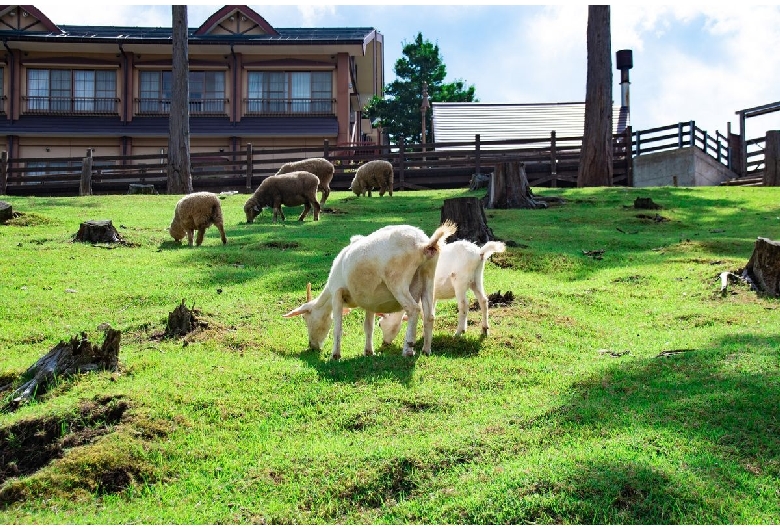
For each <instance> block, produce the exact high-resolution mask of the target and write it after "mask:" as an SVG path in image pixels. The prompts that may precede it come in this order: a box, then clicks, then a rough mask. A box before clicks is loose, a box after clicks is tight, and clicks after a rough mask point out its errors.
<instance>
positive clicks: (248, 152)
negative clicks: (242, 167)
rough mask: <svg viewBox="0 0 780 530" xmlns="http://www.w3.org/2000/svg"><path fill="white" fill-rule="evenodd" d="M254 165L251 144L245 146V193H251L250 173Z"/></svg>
mask: <svg viewBox="0 0 780 530" xmlns="http://www.w3.org/2000/svg"><path fill="white" fill-rule="evenodd" d="M254 167H255V163H254V161H253V160H252V144H246V191H248V192H251V191H252V171H253V170H254Z"/></svg>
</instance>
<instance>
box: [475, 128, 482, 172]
mask: <svg viewBox="0 0 780 530" xmlns="http://www.w3.org/2000/svg"><path fill="white" fill-rule="evenodd" d="M479 139H480V136H479V135H478V134H477V135H475V136H474V148H475V152H474V173H476V174H477V175H479V174H480V173H482V168H481V167H480V166H481V164H480V163H479V162H480V160H479Z"/></svg>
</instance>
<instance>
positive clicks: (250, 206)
mask: <svg viewBox="0 0 780 530" xmlns="http://www.w3.org/2000/svg"><path fill="white" fill-rule="evenodd" d="M319 184H320V179H319V178H317V175H314V174H313V173H309V172H308V171H293V172H292V173H285V174H283V175H271V176H270V177H266V178H265V180H263V182H261V183H260V185H259V186H258V187H257V189H256V190H255V192H254V193H253V194H252V196H251V197H249V199H247V201H246V203H244V213H245V214H246V222H247V223H251V222H252V221H254V219H255V217H256V216H257V214H258V213H260V211H261V210H262V209H263V208H264V207H266V206H271V207H273V209H274V223H275V222H276V217H277V214H278V215H280V216H281V217H282V221H284V212H283V211H282V205H285V206H300V205H301V204H303V205H304V208H303V213H302V214H301V216H300V217H298V220H299V221H303V218H304V217H306V214H308V213H309V210H311V208H312V206H313V207H314V220H315V221H318V220H319V219H320V203H319V202H317V186H319Z"/></svg>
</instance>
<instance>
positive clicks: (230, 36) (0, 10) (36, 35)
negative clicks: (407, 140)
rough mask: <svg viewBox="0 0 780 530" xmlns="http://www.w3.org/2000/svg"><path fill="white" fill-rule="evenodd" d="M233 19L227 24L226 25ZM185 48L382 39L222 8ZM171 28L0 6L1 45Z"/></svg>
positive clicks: (124, 36)
mask: <svg viewBox="0 0 780 530" xmlns="http://www.w3.org/2000/svg"><path fill="white" fill-rule="evenodd" d="M231 17H232V19H233V20H232V21H231ZM187 35H188V40H189V42H190V44H236V45H239V44H241V45H244V44H246V45H277V46H278V45H311V46H322V45H326V44H327V45H339V46H346V45H357V46H361V47H362V49H363V51H364V52H365V48H366V45H367V43H368V42H370V41H371V40H374V39H379V40H380V41H381V34H379V33H378V32H377V31H376V29H375V28H369V27H351V28H274V27H272V26H271V25H270V24H269V23H268V22H267V21H266V20H265V19H264V18H263V17H262V16H260V15H259V14H258V13H257V12H255V11H254V10H252V9H251V8H249V7H248V6H243V5H227V6H224V7H223V8H221V9H220V10H219V11H217V12H216V13H214V14H213V15H211V16H210V17H209V18H208V19H207V20H206V21H205V22H204V23H203V24H201V25H200V27H198V28H188V29H187ZM172 36H173V29H172V28H171V27H167V28H166V27H138V26H81V25H72V24H70V25H65V24H63V25H60V26H57V25H55V24H54V23H53V22H52V21H51V20H49V19H48V17H46V15H44V14H43V13H41V12H40V11H39V10H38V9H36V8H35V7H34V6H31V5H24V6H15V5H6V6H0V39H2V40H3V41H6V42H14V41H16V42H52V41H56V42H61V43H69V42H72V43H86V42H89V43H94V44H136V43H138V44H170V43H171V38H172Z"/></svg>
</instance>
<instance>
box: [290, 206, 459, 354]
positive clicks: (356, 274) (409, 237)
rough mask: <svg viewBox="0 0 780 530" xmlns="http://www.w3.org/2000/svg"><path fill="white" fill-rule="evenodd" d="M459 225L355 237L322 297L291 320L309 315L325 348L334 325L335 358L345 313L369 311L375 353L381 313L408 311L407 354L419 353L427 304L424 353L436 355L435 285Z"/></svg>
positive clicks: (317, 344) (315, 344) (314, 341)
mask: <svg viewBox="0 0 780 530" xmlns="http://www.w3.org/2000/svg"><path fill="white" fill-rule="evenodd" d="M456 229H457V227H456V225H455V224H454V223H452V222H450V221H447V222H445V223H444V224H442V225H441V226H440V227H439V228H437V229H436V231H435V232H434V233H433V235H432V236H431V237H428V236H426V235H425V233H424V232H423V231H422V230H420V229H419V228H416V227H414V226H409V225H391V226H386V227H384V228H380V229H379V230H377V231H376V232H373V233H372V234H369V235H367V236H365V237H353V238H352V241H351V242H350V244H349V245H347V246H346V247H344V248H343V249H342V250H341V252H339V254H338V255H337V256H336V259H334V260H333V265H332V266H331V269H330V274H329V275H328V281H327V283H326V284H325V287H323V289H322V292H321V293H320V295H319V296H318V297H317V298H315V299H314V300H311V291H310V289H307V301H306V303H305V304H303V305H301V306H300V307H298V308H296V309H293V310H292V311H290V312H289V313H287V314H286V315H284V316H285V317H292V316H295V315H301V316H303V319H304V320H305V321H306V327H307V329H308V332H309V347H311V348H312V349H317V350H318V349H321V348H322V345H323V343H324V342H325V338H326V337H327V336H328V331H329V330H330V325H331V322H333V353H332V356H331V358H332V359H340V358H341V334H342V318H343V313H344V311H345V310H347V311H348V310H349V309H350V308H353V307H362V308H363V309H364V310H365V311H366V319H365V321H364V323H363V330H364V331H365V334H366V345H365V349H364V353H365V354H366V355H373V354H374V344H373V335H374V317H375V315H376V313H387V312H395V311H406V313H407V315H409V325H408V327H407V330H406V338H405V342H404V347H403V355H405V356H410V355H414V342H415V334H416V328H417V318H418V316H419V313H420V306H422V313H423V353H430V352H431V337H432V335H433V320H434V303H433V282H434V277H435V274H436V263H437V262H438V259H439V247H440V244H441V243H442V242H443V241H444V240H445V239H447V237H449V236H450V235H452V234H454V233H455V231H456Z"/></svg>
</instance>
